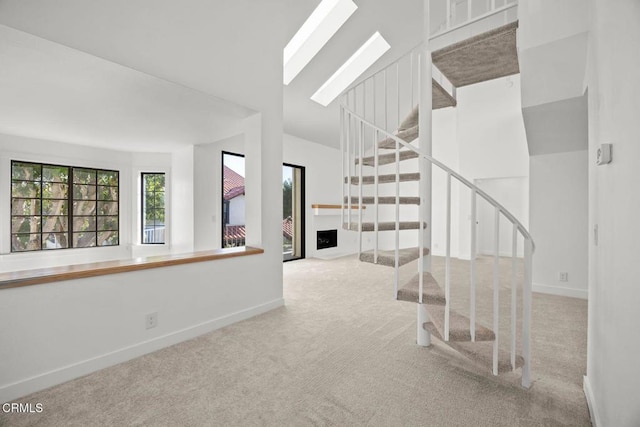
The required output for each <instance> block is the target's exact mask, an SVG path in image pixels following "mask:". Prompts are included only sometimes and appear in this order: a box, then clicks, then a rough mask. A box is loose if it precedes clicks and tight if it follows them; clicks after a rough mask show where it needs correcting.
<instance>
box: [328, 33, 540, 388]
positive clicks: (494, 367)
mask: <svg viewBox="0 0 640 427" xmlns="http://www.w3.org/2000/svg"><path fill="white" fill-rule="evenodd" d="M516 26H517V24H516ZM512 29H513V35H514V36H515V29H514V26H513V25H511V26H509V28H508V29H503V30H501V31H497V32H496V31H492V32H490V33H489V36H490V37H491V38H493V39H495V38H496V33H499V34H502V33H504V32H505V31H511V30H512ZM479 40H480V41H479ZM481 41H482V37H474V39H473V43H476V44H477V43H479V42H481ZM458 50H459V51H465V49H458ZM449 51H451V49H449ZM425 67H428V69H427V68H425ZM425 70H426V71H429V72H425ZM425 76H426V81H429V80H432V84H431V85H424V84H423V85H421V84H420V82H421V81H424V80H425ZM421 86H422V87H423V88H424V91H421ZM447 87H449V88H450V89H449V90H446V89H445V88H447ZM443 92H445V94H444V95H443ZM455 96H456V94H455V88H454V87H453V85H452V84H451V83H450V82H448V80H447V78H446V77H445V76H444V75H442V73H440V72H439V70H438V69H437V68H432V62H431V55H430V54H429V53H428V51H427V50H426V49H425V47H424V46H419V47H418V48H416V49H414V50H412V51H411V52H409V53H408V54H407V55H405V56H404V57H402V58H401V59H399V60H398V61H396V62H394V63H393V64H391V65H389V66H388V67H386V68H384V69H383V70H381V71H379V72H377V73H375V74H374V75H372V76H370V77H369V78H367V79H365V80H363V81H361V82H360V83H358V84H357V85H355V86H353V87H351V88H350V89H349V90H347V91H346V92H345V93H344V94H343V95H342V98H341V113H340V121H341V149H342V153H343V164H342V169H343V177H344V180H343V209H342V222H343V228H345V229H347V230H351V231H354V232H358V233H359V248H360V249H359V258H360V261H363V262H369V263H375V264H379V265H384V266H388V267H390V268H392V269H393V270H394V296H395V298H396V299H398V300H400V301H407V302H413V303H416V304H418V325H417V331H418V332H417V335H418V338H417V341H418V343H419V344H425V345H428V344H429V342H430V339H431V338H432V337H433V338H436V339H438V340H441V341H443V342H445V343H446V344H447V345H449V346H450V347H451V348H453V349H454V350H456V351H458V352H459V353H460V354H461V355H463V356H464V357H466V358H467V359H469V361H470V362H473V363H474V364H476V365H478V366H484V367H486V368H488V369H490V370H491V372H492V373H493V374H494V375H498V374H499V373H502V372H506V371H515V370H516V369H520V368H522V385H523V386H524V387H529V386H530V366H531V360H530V324H531V262H532V254H533V250H534V243H533V240H532V239H531V236H530V235H529V232H528V231H527V230H526V228H525V227H524V226H523V225H522V224H521V223H520V222H519V221H518V220H517V219H516V218H515V217H514V216H513V215H512V214H511V213H510V212H509V211H507V210H506V209H505V208H504V207H503V206H502V205H501V204H500V203H498V202H497V201H496V200H494V199H493V198H492V197H491V196H489V195H488V194H486V193H485V192H484V191H482V190H481V189H480V188H478V187H476V186H475V185H474V184H473V183H471V182H469V181H468V180H466V179H465V178H464V177H462V176H461V175H460V174H458V173H457V172H455V171H454V170H452V169H450V168H449V167H447V166H446V165H444V164H443V163H441V162H439V161H438V160H436V159H435V158H433V157H432V156H431V135H430V132H431V129H430V118H429V117H426V118H427V119H428V120H426V121H421V119H422V117H421V116H422V115H423V114H426V113H425V111H424V108H423V106H422V105H419V104H420V99H422V100H423V103H424V104H426V107H427V112H429V113H430V111H429V110H430V109H431V108H434V109H435V108H443V107H455V105H456V99H455ZM424 99H427V101H428V100H431V102H426V103H425V102H424ZM443 100H444V101H443ZM428 104H431V105H428ZM421 122H422V126H421V125H420V123H421ZM425 123H426V126H425ZM422 129H427V130H428V133H425V132H422ZM436 173H438V174H440V176H442V177H444V178H445V179H444V180H440V181H439V182H445V183H446V184H445V185H446V188H445V190H444V191H443V192H438V193H437V194H444V195H445V196H444V197H443V200H432V197H433V196H432V195H433V194H436V191H434V185H435V183H436V181H437V180H436V179H435V178H434V177H435V174H436ZM452 183H454V184H455V185H457V186H458V188H461V189H464V190H465V191H467V192H468V194H469V199H468V200H469V203H470V206H471V216H472V217H471V220H470V227H471V229H470V236H471V238H470V253H471V259H470V261H469V268H470V280H469V283H454V281H453V280H452V278H451V217H452V215H451V209H452V203H451V200H452V191H451V188H452ZM478 202H482V203H488V204H489V205H490V206H491V207H492V208H493V210H494V212H495V221H494V230H493V231H494V237H495V239H494V246H495V247H494V249H495V253H494V255H493V256H492V257H491V262H492V263H493V279H492V284H493V287H492V301H491V302H490V306H488V307H484V306H479V304H480V302H481V301H480V300H481V299H479V298H477V289H476V284H477V279H478V277H477V269H476V255H477V254H476V249H475V248H476V238H477V227H476V215H477V206H478ZM365 205H366V207H367V209H366V214H365V211H364V210H363V207H364V206H365ZM345 206H357V207H358V208H359V210H358V212H361V213H362V214H355V213H352V209H345V208H344V207H345ZM433 206H439V207H440V211H445V212H446V214H445V218H446V220H445V222H446V226H445V227H446V247H445V257H444V261H445V274H444V280H443V281H444V283H438V282H437V281H436V279H435V278H434V277H433V275H432V274H431V272H430V266H431V255H430V252H429V246H430V240H431V235H430V230H429V228H428V227H429V223H430V222H431V213H432V209H433ZM442 207H444V209H442ZM367 216H369V217H367ZM371 216H372V217H371ZM501 218H504V219H506V220H507V221H508V223H509V224H511V227H510V229H508V230H501V229H500V221H501ZM503 228H504V227H503ZM501 232H502V233H504V232H507V233H511V236H512V247H511V253H512V256H511V268H512V272H511V273H512V274H511V277H512V280H511V283H510V285H511V286H510V288H509V289H508V291H509V292H508V294H509V299H508V300H507V301H508V302H509V315H508V318H509V332H508V334H507V335H508V337H507V339H506V340H505V343H508V345H502V346H501V344H502V342H501V340H502V339H504V337H502V336H500V315H501V313H500V307H501V305H500V298H501V292H500V274H499V273H500V271H499V261H500V253H501V251H500V250H499V247H498V246H499V241H500V240H499V235H500V233H501ZM519 248H520V249H519ZM502 252H504V248H503V251H502ZM414 261H417V264H418V268H417V270H418V271H417V274H415V275H414V276H413V277H412V278H411V279H410V280H409V281H408V282H407V283H399V278H400V274H399V269H400V268H415V263H413V262H414ZM520 270H523V277H522V279H519V273H518V272H519V271H520ZM455 286H462V287H464V288H465V289H466V291H465V292H467V295H468V305H466V307H465V308H464V309H463V310H460V309H459V305H460V304H456V310H454V309H453V308H452V305H454V304H453V302H454V301H452V292H451V291H452V288H453V287H455ZM504 294H505V292H504V291H503V295H504ZM485 299H486V298H485ZM519 299H520V300H519ZM509 300H510V301H509ZM482 301H484V299H482ZM503 302H504V301H503ZM465 304H466V301H465ZM503 305H504V304H503ZM503 311H504V310H503ZM480 312H482V313H491V315H490V319H488V318H487V316H486V315H485V316H484V317H483V318H481V317H480V316H478V313H480ZM421 313H423V314H421ZM503 315H504V313H503ZM519 326H520V327H519ZM503 329H504V328H503ZM503 335H504V333H503ZM507 347H508V350H507Z"/></svg>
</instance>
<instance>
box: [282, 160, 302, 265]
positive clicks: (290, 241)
mask: <svg viewBox="0 0 640 427" xmlns="http://www.w3.org/2000/svg"><path fill="white" fill-rule="evenodd" d="M304 227H305V224H304V167H302V166H296V165H292V164H288V163H285V164H284V165H283V166H282V259H283V261H292V260H294V259H301V258H304V241H305V239H304V237H305V236H304Z"/></svg>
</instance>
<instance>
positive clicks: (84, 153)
mask: <svg viewBox="0 0 640 427" xmlns="http://www.w3.org/2000/svg"><path fill="white" fill-rule="evenodd" d="M11 160H24V161H31V162H43V163H45V162H46V163H53V164H62V165H69V166H85V167H96V168H105V169H116V170H118V171H120V176H119V180H120V235H119V237H120V245H119V246H114V247H100V248H86V249H68V250H58V251H38V252H24V253H11V238H10V234H11V229H10V223H11V203H10V201H11V187H10V185H9V182H10V179H11ZM0 162H1V165H0V169H1V170H2V177H3V179H2V185H0V207H1V208H0V230H1V233H0V259H1V260H2V263H0V271H16V270H25V269H31V268H34V267H50V266H56V265H63V264H78V263H83V262H92V261H103V260H110V259H120V258H130V257H131V245H132V244H133V242H134V238H133V236H134V235H136V231H137V230H135V229H134V227H135V225H136V222H135V221H134V219H133V218H135V215H134V213H133V212H134V210H135V209H136V206H133V200H137V199H136V196H135V194H136V193H135V192H134V191H136V190H135V189H134V185H133V181H134V179H135V178H134V177H133V176H132V169H133V160H132V155H131V153H124V152H121V151H113V150H105V149H96V148H90V147H82V146H79V145H71V144H62V143H56V142H52V141H43V140H37V139H31V138H22V137H17V136H13V135H3V134H0ZM137 188H140V187H137Z"/></svg>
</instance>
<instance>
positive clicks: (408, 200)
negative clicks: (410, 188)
mask: <svg viewBox="0 0 640 427" xmlns="http://www.w3.org/2000/svg"><path fill="white" fill-rule="evenodd" d="M348 200H349V197H348V196H345V198H344V202H345V203H348ZM378 203H379V204H381V205H395V204H396V197H395V196H380V197H378ZM351 204H352V205H358V204H360V198H359V197H353V196H352V197H351ZM362 204H363V205H373V204H375V197H374V196H365V197H363V198H362ZM400 204H401V205H419V204H420V197H415V196H400Z"/></svg>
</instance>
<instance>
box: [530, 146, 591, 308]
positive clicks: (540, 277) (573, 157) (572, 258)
mask: <svg viewBox="0 0 640 427" xmlns="http://www.w3.org/2000/svg"><path fill="white" fill-rule="evenodd" d="M587 157H588V156H587V151H586V150H582V151H572V152H568V153H559V154H546V155H541V156H532V157H531V169H530V195H531V200H532V203H531V206H530V214H531V217H530V223H531V228H530V231H531V235H532V236H534V239H535V243H536V252H535V257H534V263H533V290H534V291H538V292H547V293H555V294H559V295H566V296H573V297H579V298H587V295H588V290H587V271H588V255H587V253H588V251H587V250H588V237H589V230H588V228H589V227H588V175H587V166H588V158H587ZM560 272H567V273H569V276H568V279H569V280H568V281H567V282H561V281H560V280H559V277H558V274H559V273H560Z"/></svg>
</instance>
